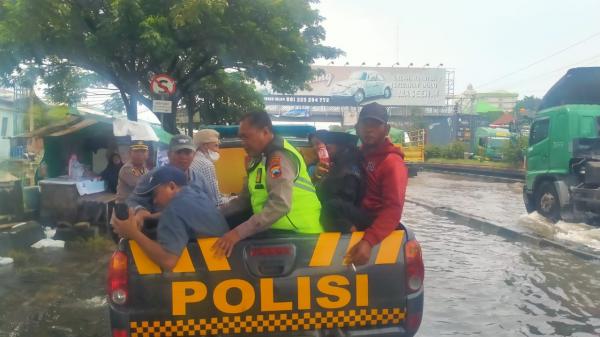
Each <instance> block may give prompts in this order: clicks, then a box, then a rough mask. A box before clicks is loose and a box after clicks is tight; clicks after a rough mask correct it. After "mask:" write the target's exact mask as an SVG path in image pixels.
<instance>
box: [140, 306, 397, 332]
mask: <svg viewBox="0 0 600 337" xmlns="http://www.w3.org/2000/svg"><path fill="white" fill-rule="evenodd" d="M404 316H405V314H404V312H403V311H402V310H401V309H399V308H389V309H360V310H340V311H325V312H303V313H278V314H259V315H248V316H223V317H213V318H201V319H188V320H167V321H133V322H130V334H131V337H163V336H164V337H166V336H212V335H219V334H250V333H265V332H289V331H305V330H318V329H333V328H356V327H373V326H378V325H390V324H399V323H400V322H401V321H402V320H403V319H404Z"/></svg>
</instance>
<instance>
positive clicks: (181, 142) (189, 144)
mask: <svg viewBox="0 0 600 337" xmlns="http://www.w3.org/2000/svg"><path fill="white" fill-rule="evenodd" d="M184 149H189V150H192V151H196V146H194V141H193V140H192V138H191V137H189V136H186V135H175V136H173V138H171V142H170V143H169V151H175V152H176V151H179V150H184Z"/></svg>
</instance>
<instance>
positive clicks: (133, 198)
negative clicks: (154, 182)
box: [126, 135, 210, 228]
mask: <svg viewBox="0 0 600 337" xmlns="http://www.w3.org/2000/svg"><path fill="white" fill-rule="evenodd" d="M195 153H196V146H195V145H194V142H193V140H192V138H191V137H189V136H186V135H175V136H173V138H171V142H170V143H169V153H168V156H169V165H173V166H175V167H177V168H178V169H180V170H182V171H183V172H184V173H185V175H186V176H187V181H188V182H189V183H190V184H194V185H197V186H199V187H200V188H201V189H202V190H203V191H205V193H207V194H208V193H209V192H208V191H209V190H208V185H207V184H206V181H205V180H204V177H202V176H201V175H200V174H197V173H196V172H194V170H191V169H190V166H191V164H192V161H193V160H194V154H195ZM157 169H158V168H154V170H152V171H150V172H149V173H147V174H145V175H144V176H142V177H141V178H140V180H139V181H138V184H137V185H136V187H135V189H134V191H133V193H132V194H131V195H130V196H129V198H127V202H126V203H127V206H129V207H131V208H133V209H134V212H135V218H136V222H137V224H138V226H139V227H140V228H141V227H142V226H143V224H144V221H146V220H156V219H158V217H159V216H160V213H159V211H158V210H157V209H156V208H155V207H154V204H153V202H152V196H151V195H145V194H143V193H141V192H143V189H145V186H146V185H147V184H148V180H149V179H150V176H151V175H152V174H153V173H154V172H155V171H156V170H157ZM209 195H210V194H209Z"/></svg>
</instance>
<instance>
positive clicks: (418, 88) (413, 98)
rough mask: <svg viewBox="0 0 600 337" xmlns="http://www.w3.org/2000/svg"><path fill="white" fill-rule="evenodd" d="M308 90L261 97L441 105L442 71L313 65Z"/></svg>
mask: <svg viewBox="0 0 600 337" xmlns="http://www.w3.org/2000/svg"><path fill="white" fill-rule="evenodd" d="M313 69H315V70H317V75H316V76H315V78H314V79H313V80H312V81H310V82H309V83H308V85H309V86H310V89H309V90H302V91H298V92H296V93H295V94H294V95H278V94H274V95H265V97H264V99H265V103H266V104H268V105H296V106H297V105H304V106H317V105H319V106H360V105H364V104H368V103H371V102H377V103H379V104H382V105H386V106H445V105H446V96H447V88H446V70H445V69H443V68H395V67H349V66H314V67H313Z"/></svg>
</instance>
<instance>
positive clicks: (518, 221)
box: [407, 172, 600, 254]
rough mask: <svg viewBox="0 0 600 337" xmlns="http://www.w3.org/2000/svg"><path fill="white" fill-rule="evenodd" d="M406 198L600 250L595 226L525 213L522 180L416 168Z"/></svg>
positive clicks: (595, 250)
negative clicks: (415, 173) (557, 220)
mask: <svg viewBox="0 0 600 337" xmlns="http://www.w3.org/2000/svg"><path fill="white" fill-rule="evenodd" d="M407 198H408V199H410V200H415V201H417V202H420V203H424V204H428V205H431V206H438V207H450V208H452V209H454V210H457V211H459V212H461V213H464V214H468V215H474V216H476V217H479V218H483V219H485V220H488V221H490V222H492V223H494V224H498V225H500V226H503V227H506V228H510V229H513V230H515V231H517V232H525V233H529V234H533V235H536V236H541V237H545V238H548V239H551V240H554V241H558V242H562V243H565V244H568V245H574V246H581V248H583V249H584V250H588V251H592V252H595V253H598V254H600V228H599V227H595V226H590V225H587V224H573V223H567V222H563V221H561V222H559V223H557V224H553V223H551V222H549V221H547V220H546V219H545V218H544V217H542V216H540V215H539V214H537V213H532V214H527V212H526V211H525V205H524V203H523V183H522V182H514V181H508V182H507V181H506V180H495V179H492V178H484V177H475V176H461V175H451V174H440V173H433V172H420V173H419V176H418V177H416V178H413V179H410V181H409V185H408V191H407Z"/></svg>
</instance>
